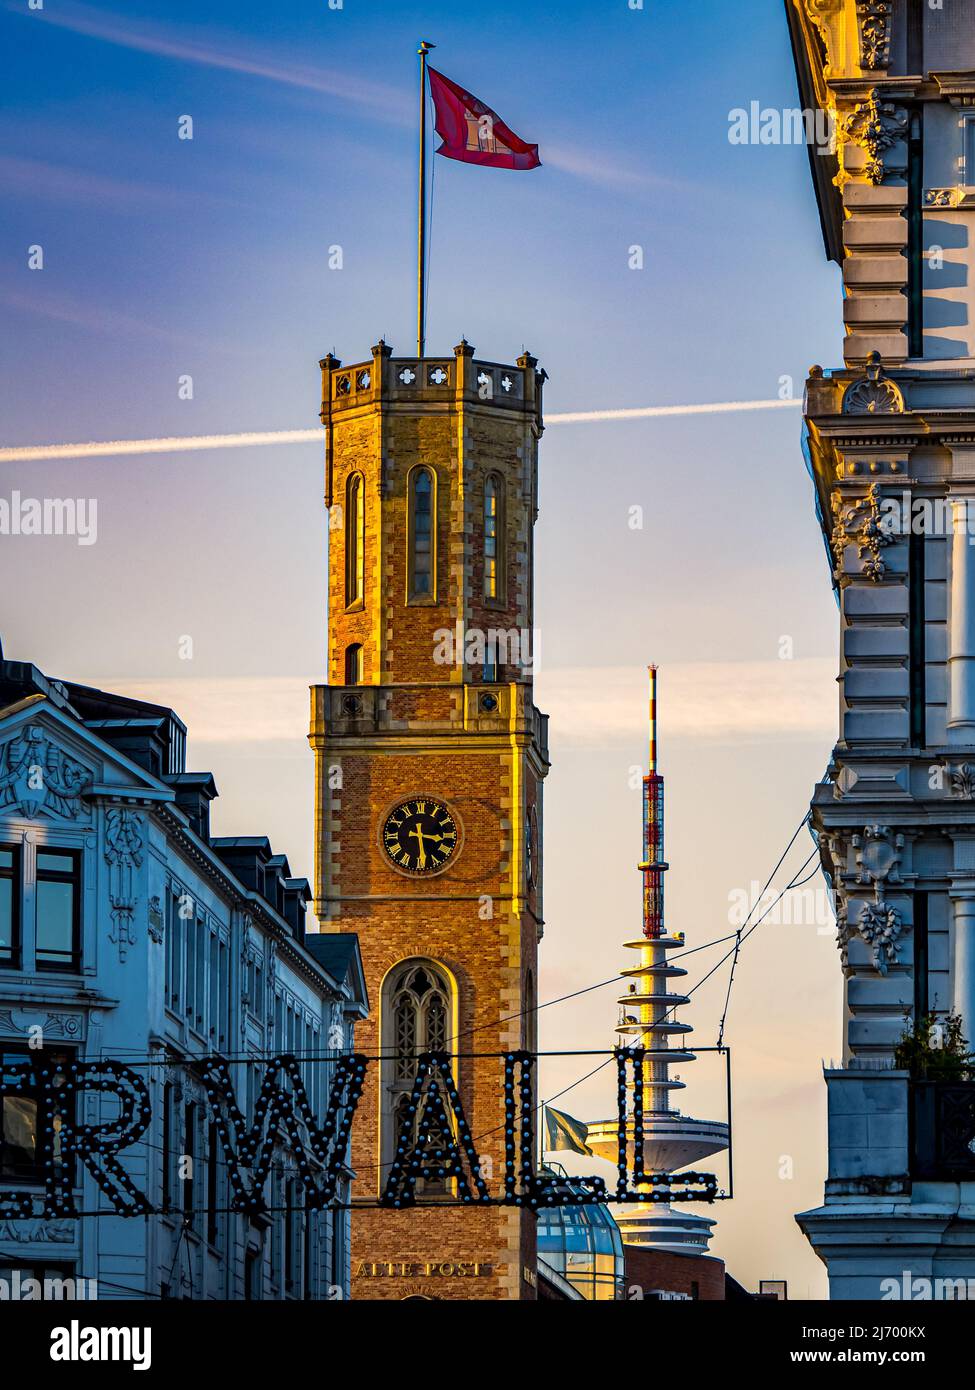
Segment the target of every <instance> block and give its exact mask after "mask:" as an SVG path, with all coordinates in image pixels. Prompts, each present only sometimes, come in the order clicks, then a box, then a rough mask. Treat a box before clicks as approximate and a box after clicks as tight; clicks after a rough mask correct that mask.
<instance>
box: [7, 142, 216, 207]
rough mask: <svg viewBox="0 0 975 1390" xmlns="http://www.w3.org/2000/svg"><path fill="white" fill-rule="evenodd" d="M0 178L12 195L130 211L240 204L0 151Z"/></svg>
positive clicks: (182, 187)
mask: <svg viewBox="0 0 975 1390" xmlns="http://www.w3.org/2000/svg"><path fill="white" fill-rule="evenodd" d="M0 182H2V183H3V185H4V187H5V188H6V190H7V193H8V194H11V195H12V194H28V195H29V196H30V197H31V198H32V199H34V200H36V199H38V198H44V199H47V200H49V201H52V202H70V203H79V202H83V203H94V204H95V205H96V206H98V207H100V208H104V207H105V206H106V204H110V205H112V206H114V207H116V208H120V209H121V210H122V211H124V212H133V213H134V212H138V211H143V210H145V209H147V208H148V209H153V208H159V207H173V206H185V205H186V203H187V202H206V203H220V204H226V205H228V206H243V205H242V204H240V203H238V202H236V200H234V201H231V200H230V199H225V198H217V197H215V196H214V195H213V194H212V193H209V192H207V191H200V190H197V189H187V188H186V187H185V186H181V187H178V188H166V187H164V186H162V185H156V184H148V183H140V182H139V181H137V180H135V179H120V178H114V177H112V176H111V175H107V174H100V173H89V172H87V171H86V170H84V169H70V168H68V167H67V166H66V165H64V164H50V163H47V162H46V161H44V160H40V159H19V158H18V157H17V156H16V155H0Z"/></svg>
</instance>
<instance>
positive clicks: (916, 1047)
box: [894, 1014, 975, 1081]
mask: <svg viewBox="0 0 975 1390" xmlns="http://www.w3.org/2000/svg"><path fill="white" fill-rule="evenodd" d="M905 1022H906V1026H905V1029H904V1032H903V1034H902V1035H901V1039H900V1041H899V1042H898V1044H897V1046H896V1047H895V1048H894V1066H895V1067H897V1068H898V1069H899V1070H901V1071H906V1072H909V1073H910V1076H911V1080H912V1081H971V1080H972V1079H973V1078H975V1053H973V1052H970V1051H969V1050H968V1039H967V1038H966V1037H965V1036H964V1035H963V1033H962V1031H961V1014H946V1015H945V1017H944V1018H938V1017H937V1015H935V1014H925V1015H924V1016H923V1017H922V1018H919V1019H916V1020H914V1021H911V1020H910V1019H909V1018H908V1019H907V1020H905Z"/></svg>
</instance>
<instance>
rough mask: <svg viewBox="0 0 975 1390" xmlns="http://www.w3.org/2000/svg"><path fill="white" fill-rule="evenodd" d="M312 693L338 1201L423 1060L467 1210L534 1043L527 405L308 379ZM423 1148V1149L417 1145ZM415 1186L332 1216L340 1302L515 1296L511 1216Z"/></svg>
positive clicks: (370, 368) (397, 1120)
mask: <svg viewBox="0 0 975 1390" xmlns="http://www.w3.org/2000/svg"><path fill="white" fill-rule="evenodd" d="M321 367H322V421H323V423H324V425H325V428H326V479H325V502H326V506H327V507H328V509H329V561H328V573H329V579H328V602H329V626H328V683H327V684H326V685H321V686H316V687H314V688H313V690H312V714H311V733H310V741H311V744H312V747H313V748H314V750H315V759H316V790H315V807H316V841H317V844H316V882H317V897H316V902H315V906H316V910H317V912H318V916H319V919H320V921H321V924H322V929H323V930H325V931H329V932H356V933H357V934H358V936H359V939H360V942H361V946H362V955H363V960H364V963H365V969H366V979H367V984H368V990H369V1005H370V1014H369V1021H368V1022H367V1023H366V1024H364V1025H362V1026H361V1027H360V1028H359V1029H358V1030H357V1047H358V1049H359V1050H360V1051H363V1052H366V1053H368V1054H370V1055H372V1056H378V1055H379V1054H380V1053H381V1054H382V1056H383V1060H382V1061H381V1062H374V1063H372V1064H371V1068H370V1073H369V1076H368V1078H367V1083H366V1089H365V1092H364V1094H363V1098H362V1101H361V1103H360V1107H359V1111H358V1114H357V1117H356V1121H355V1125H354V1127H353V1142H352V1165H353V1168H354V1169H355V1173H356V1179H355V1184H354V1198H357V1199H358V1200H359V1201H361V1202H375V1200H376V1199H377V1198H378V1196H379V1195H380V1193H381V1192H382V1191H383V1189H384V1187H385V1184H386V1181H387V1178H388V1175H389V1164H390V1162H391V1160H392V1157H393V1155H394V1152H395V1148H396V1140H397V1135H402V1134H403V1133H404V1132H409V1129H410V1125H411V1123H416V1120H419V1119H421V1118H422V1106H421V1112H420V1116H418V1117H416V1120H411V1117H410V1115H409V1109H410V1096H411V1092H412V1090H413V1084H414V1080H415V1075H416V1064H415V1061H414V1060H413V1059H414V1057H415V1055H416V1054H418V1053H421V1052H424V1051H436V1052H446V1053H449V1054H450V1056H451V1058H452V1059H453V1075H454V1081H455V1083H456V1087H457V1093H458V1095H459V1097H460V1100H461V1102H462V1105H463V1109H464V1115H465V1117H466V1120H467V1122H468V1124H469V1126H470V1133H471V1135H472V1136H473V1141H474V1148H475V1150H476V1151H477V1153H478V1155H479V1156H480V1161H481V1166H482V1174H483V1176H484V1178H485V1180H486V1181H487V1183H488V1187H489V1188H490V1190H491V1192H492V1194H494V1195H496V1194H497V1193H498V1192H499V1191H500V1189H501V1184H502V1180H503V1169H504V1156H503V1123H504V1110H503V1096H502V1084H503V1066H502V1063H501V1061H500V1060H499V1059H498V1058H497V1057H486V1056H483V1055H481V1056H471V1055H470V1054H488V1053H502V1052H505V1051H510V1050H517V1049H521V1048H525V1049H534V1047H535V1036H534V1029H535V1019H534V1009H535V1001H536V980H537V968H536V957H537V947H538V941H539V939H540V937H541V932H542V886H541V883H542V863H541V835H542V780H543V778H544V776H545V773H546V771H547V768H548V752H547V737H546V725H547V720H546V717H545V716H544V715H542V714H540V713H539V712H538V710H537V709H536V708H535V706H534V704H533V702H532V658H533V656H534V646H533V631H532V627H533V597H532V589H533V564H532V559H533V555H532V551H533V544H532V529H533V526H534V522H535V518H536V515H537V495H538V489H537V450H538V440H539V437H540V435H541V432H542V400H541V397H542V383H543V381H544V379H545V374H544V372H540V371H539V370H538V367H537V363H536V361H535V359H534V358H533V357H530V356H528V355H527V354H525V355H524V356H522V357H519V358H518V362H517V365H515V366H502V365H499V364H497V363H493V362H481V361H478V360H476V359H475V357H474V350H473V348H471V347H470V346H469V344H467V343H466V342H462V343H461V344H460V345H459V346H458V347H456V348H455V349H454V355H453V357H449V358H431V357H424V358H421V359H418V358H415V357H412V358H397V357H393V356H392V354H391V350H390V348H388V347H387V346H386V344H385V343H379V344H378V346H376V347H374V348H373V350H372V358H371V360H370V361H368V362H361V363H358V364H356V365H355V366H351V367H346V366H343V365H342V364H341V363H340V362H339V361H338V360H337V359H336V358H334V357H331V356H329V357H326V358H325V359H324V360H323V361H322V363H321ZM427 1143H429V1140H428V1141H427ZM453 1183H454V1180H453V1179H451V1178H447V1179H446V1180H444V1179H437V1178H435V1177H434V1178H428V1179H426V1180H423V1179H421V1180H420V1182H419V1184H418V1186H417V1194H418V1201H417V1205H416V1206H415V1207H414V1208H412V1209H410V1210H407V1211H396V1210H390V1209H377V1208H375V1207H374V1206H373V1207H363V1208H362V1209H361V1210H360V1211H355V1210H354V1211H353V1219H352V1276H353V1277H352V1289H353V1297H355V1298H380V1299H402V1298H409V1297H414V1298H416V1297H419V1298H454V1299H531V1298H534V1297H535V1276H536V1268H535V1266H536V1261H535V1218H534V1216H533V1215H531V1214H530V1213H528V1212H525V1211H523V1210H522V1209H520V1208H504V1207H481V1208H475V1207H470V1206H468V1207H459V1206H456V1205H448V1203H450V1202H452V1201H453V1193H454V1187H453Z"/></svg>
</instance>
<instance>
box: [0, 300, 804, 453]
mask: <svg viewBox="0 0 975 1390" xmlns="http://www.w3.org/2000/svg"><path fill="white" fill-rule="evenodd" d="M3 297H5V296H0V298H3ZM6 297H8V298H9V296H6ZM18 298H20V297H18ZM30 303H33V301H26V300H25V301H24V303H23V304H22V305H21V307H27V306H28V304H30ZM38 307H39V309H40V311H41V312H45V310H44V308H43V306H40V305H39V306H38ZM52 316H54V317H57V315H56V314H53V315H52ZM70 321H72V322H79V323H80V322H84V320H83V319H82V318H80V317H75V318H72V319H71V320H70ZM135 323H136V321H135V320H133V326H134V325H135ZM799 404H800V402H799V401H779V400H774V401H724V402H717V403H713V404H704V405H647V406H635V407H634V408H632V409H624V410H572V411H565V412H563V413H562V414H559V413H557V412H556V413H555V414H552V415H546V417H545V423H546V424H547V425H560V424H561V425H569V424H586V423H589V422H591V421H595V420H607V421H608V420H650V419H654V418H656V417H658V416H673V415H722V414H725V413H727V412H729V411H739V410H776V409H778V408H780V407H782V406H798V405H799ZM321 438H322V431H321V430H320V429H317V430H265V431H250V432H249V433H246V434H184V435H173V436H171V437H169V438H160V439H108V440H101V441H95V442H92V443H90V444H24V445H10V446H8V447H6V448H0V463H40V462H43V461H44V460H45V459H81V458H110V457H112V456H114V455H119V454H129V455H131V454H179V453H186V452H193V451H196V450H198V449H245V448H251V447H252V446H254V445H259V444H311V443H314V442H315V441H318V440H321Z"/></svg>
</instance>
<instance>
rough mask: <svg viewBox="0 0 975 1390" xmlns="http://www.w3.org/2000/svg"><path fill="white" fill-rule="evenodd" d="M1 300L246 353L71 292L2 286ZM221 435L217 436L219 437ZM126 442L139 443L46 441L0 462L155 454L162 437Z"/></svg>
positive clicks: (114, 329) (6, 453)
mask: <svg viewBox="0 0 975 1390" xmlns="http://www.w3.org/2000/svg"><path fill="white" fill-rule="evenodd" d="M0 304H5V305H6V306H7V308H8V309H13V310H15V311H17V312H18V313H24V314H31V315H33V314H40V315H41V316H42V317H43V318H48V319H53V320H54V321H55V322H56V323H70V324H74V325H76V326H77V327H79V328H84V329H87V330H88V331H89V332H95V333H106V334H112V335H124V336H131V337H137V338H151V339H154V340H156V341H158V342H161V343H175V344H177V345H178V346H179V347H185V346H186V345H187V343H192V345H193V346H194V347H195V348H200V347H201V346H205V347H206V348H207V349H208V350H209V351H212V352H220V353H227V354H229V355H231V356H239V355H243V349H242V348H240V347H227V346H225V345H224V344H222V343H214V342H210V343H204V342H203V340H201V338H200V337H199V335H198V334H191V333H184V332H177V331H174V330H172V329H168V328H159V327H157V326H156V325H154V324H151V323H148V322H147V321H146V320H145V319H140V318H136V317H135V316H134V315H131V314H120V313H118V311H117V310H114V309H107V308H105V307H103V306H102V305H98V304H96V305H92V304H89V303H83V302H82V301H80V300H76V299H72V298H71V297H70V296H68V295H62V296H60V297H58V296H55V295H53V294H51V293H50V292H43V293H42V292H40V291H38V292H37V293H34V294H25V293H23V292H22V291H19V290H12V289H8V288H0ZM221 437H222V436H217V438H221ZM232 437H233V436H231V438H232ZM123 442H124V441H123ZM127 442H128V443H131V444H132V445H134V446H136V447H134V448H131V449H130V448H118V447H115V446H113V445H112V444H110V443H109V444H67V445H57V444H55V445H50V444H44V445H41V446H39V447H33V448H27V449H0V462H6V463H14V462H26V461H27V460H30V459H34V460H37V459H56V458H99V457H102V456H103V455H107V454H113V453H114V454H118V453H123V454H128V453H136V454H152V453H158V452H159V448H158V446H159V444H160V443H161V442H163V441H160V440H153V439H134V440H130V441H127Z"/></svg>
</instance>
